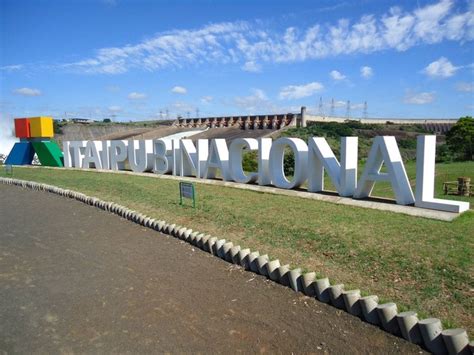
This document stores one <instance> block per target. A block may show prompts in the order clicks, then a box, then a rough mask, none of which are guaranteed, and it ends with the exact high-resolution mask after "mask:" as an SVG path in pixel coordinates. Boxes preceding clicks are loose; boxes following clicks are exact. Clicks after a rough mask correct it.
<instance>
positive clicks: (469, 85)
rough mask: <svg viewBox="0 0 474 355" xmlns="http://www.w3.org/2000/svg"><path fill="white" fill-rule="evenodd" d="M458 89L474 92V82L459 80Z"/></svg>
mask: <svg viewBox="0 0 474 355" xmlns="http://www.w3.org/2000/svg"><path fill="white" fill-rule="evenodd" d="M456 90H457V91H461V92H474V84H473V83H465V82H459V83H457V84H456Z"/></svg>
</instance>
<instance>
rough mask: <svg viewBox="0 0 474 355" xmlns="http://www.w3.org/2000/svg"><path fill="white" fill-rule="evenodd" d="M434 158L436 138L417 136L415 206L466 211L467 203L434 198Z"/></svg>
mask: <svg viewBox="0 0 474 355" xmlns="http://www.w3.org/2000/svg"><path fill="white" fill-rule="evenodd" d="M435 158H436V136H418V138H417V143H416V192H415V196H416V200H415V206H416V207H421V208H429V209H433V210H440V211H447V212H455V213H461V212H464V211H467V210H468V209H469V202H459V201H449V200H443V199H440V198H434V196H433V194H434V180H435Z"/></svg>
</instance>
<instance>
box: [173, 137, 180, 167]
mask: <svg viewBox="0 0 474 355" xmlns="http://www.w3.org/2000/svg"><path fill="white" fill-rule="evenodd" d="M179 151H180V147H179V139H173V175H174V176H178V175H179V174H180V171H181V157H180V155H181V154H180V153H179Z"/></svg>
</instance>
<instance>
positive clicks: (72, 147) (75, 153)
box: [69, 141, 87, 168]
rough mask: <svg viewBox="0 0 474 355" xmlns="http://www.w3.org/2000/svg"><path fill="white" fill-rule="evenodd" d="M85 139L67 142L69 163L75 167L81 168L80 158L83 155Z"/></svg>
mask: <svg viewBox="0 0 474 355" xmlns="http://www.w3.org/2000/svg"><path fill="white" fill-rule="evenodd" d="M86 143H87V141H72V142H69V154H71V151H72V154H71V155H70V157H71V164H72V166H73V167H75V168H82V158H83V156H84V149H85V146H86Z"/></svg>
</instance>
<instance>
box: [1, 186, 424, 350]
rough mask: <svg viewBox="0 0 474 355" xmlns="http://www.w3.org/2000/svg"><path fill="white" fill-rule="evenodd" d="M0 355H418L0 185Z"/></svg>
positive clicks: (98, 217) (363, 328)
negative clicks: (324, 354)
mask: <svg viewBox="0 0 474 355" xmlns="http://www.w3.org/2000/svg"><path fill="white" fill-rule="evenodd" d="M0 228H1V229H0V320H1V321H0V353H2V352H7V353H31V352H35V353H71V352H74V353H77V352H81V353H84V352H86V353H97V352H100V353H124V352H131V353H150V352H173V353H176V352H203V353H208V352H223V353H224V352H225V353H229V352H230V353H236V352H246V353H248V352H252V353H254V352H268V353H274V352H283V353H289V352H329V353H380V354H382V353H383V354H388V353H406V354H408V353H418V352H419V351H420V348H418V347H415V346H413V345H411V344H409V343H407V342H405V341H403V340H401V339H399V338H396V337H393V336H390V335H388V334H387V333H385V332H383V331H381V330H379V329H377V328H375V327H372V326H369V325H367V324H365V323H363V322H361V321H360V320H358V319H357V318H355V317H352V316H350V315H348V314H346V313H344V312H342V311H338V310H336V309H334V308H332V307H330V306H327V305H324V304H321V303H319V302H317V301H316V300H313V299H310V298H307V297H305V296H303V295H301V294H297V293H294V292H293V291H291V290H290V289H288V288H284V287H282V286H280V285H277V284H275V283H272V282H270V281H268V280H266V279H265V278H263V277H261V276H257V275H255V274H253V273H249V272H245V271H243V270H242V269H240V268H238V267H236V266H233V265H231V264H228V263H226V262H224V261H222V260H220V259H217V258H215V257H212V256H211V255H209V254H207V253H204V252H202V251H200V250H198V249H196V248H193V247H192V246H190V245H188V244H186V243H184V242H182V241H179V240H176V239H174V238H171V237H168V236H165V235H162V234H159V233H156V232H154V231H151V230H148V229H145V228H142V227H140V226H138V225H135V224H133V223H131V222H128V221H126V220H123V219H121V218H119V217H117V216H115V215H112V214H109V213H106V212H104V211H101V210H98V209H97V208H94V207H91V206H87V205H84V204H82V203H80V202H77V201H73V200H69V199H66V198H62V197H59V196H56V195H52V194H48V193H44V192H36V191H30V190H25V189H21V188H19V187H13V186H4V185H0Z"/></svg>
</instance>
